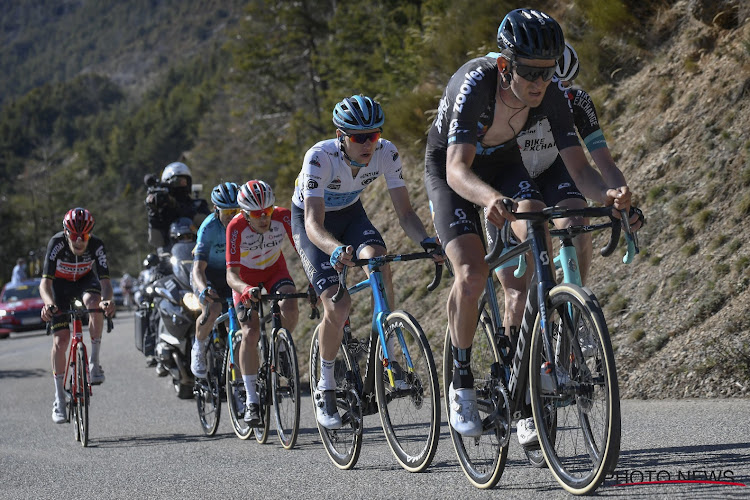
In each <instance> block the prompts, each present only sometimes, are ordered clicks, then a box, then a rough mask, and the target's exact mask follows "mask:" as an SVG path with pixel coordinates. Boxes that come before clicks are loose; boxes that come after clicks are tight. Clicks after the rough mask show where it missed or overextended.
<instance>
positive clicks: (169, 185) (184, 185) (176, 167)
mask: <svg viewBox="0 0 750 500" xmlns="http://www.w3.org/2000/svg"><path fill="white" fill-rule="evenodd" d="M143 180H144V183H145V184H146V186H147V187H148V191H149V193H148V195H147V196H146V201H145V204H146V207H147V212H148V242H149V244H151V245H152V246H154V247H156V248H157V249H159V251H161V250H168V248H165V247H166V246H167V245H168V243H169V238H168V232H169V227H170V224H172V223H173V222H174V221H176V220H177V219H179V218H180V217H187V218H188V219H190V220H191V221H192V223H193V224H194V225H195V227H198V226H200V225H201V223H202V222H203V220H204V219H205V218H206V217H207V216H208V215H209V214H210V211H209V209H208V203H206V200H204V199H200V198H192V197H191V190H192V186H193V176H192V174H191V173H190V169H189V168H188V167H187V165H185V164H184V163H181V162H173V163H170V164H169V165H167V166H166V167H164V171H163V172H162V173H161V182H159V181H157V180H156V177H155V176H154V175H152V174H148V175H146V177H145V178H144V179H143Z"/></svg>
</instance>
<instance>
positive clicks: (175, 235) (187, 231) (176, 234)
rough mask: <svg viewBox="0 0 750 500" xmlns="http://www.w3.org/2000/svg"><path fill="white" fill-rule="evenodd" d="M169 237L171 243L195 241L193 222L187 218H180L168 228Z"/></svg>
mask: <svg viewBox="0 0 750 500" xmlns="http://www.w3.org/2000/svg"><path fill="white" fill-rule="evenodd" d="M169 237H170V238H171V239H172V241H174V242H177V241H195V231H194V230H193V221H191V220H190V219H188V218H187V217H180V218H179V219H177V220H176V221H174V222H173V223H172V224H171V225H170V226H169Z"/></svg>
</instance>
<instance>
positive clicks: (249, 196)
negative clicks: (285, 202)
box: [237, 180, 276, 211]
mask: <svg viewBox="0 0 750 500" xmlns="http://www.w3.org/2000/svg"><path fill="white" fill-rule="evenodd" d="M275 201H276V197H275V196H274V195H273V189H271V186H269V185H268V183H266V182H264V181H259V180H252V181H247V182H246V183H245V184H243V185H242V187H241V188H240V194H238V195H237V203H239V205H240V208H241V209H242V210H248V211H250V210H263V209H264V208H268V207H272V206H273V204H274V202H275Z"/></svg>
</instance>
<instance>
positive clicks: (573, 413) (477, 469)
mask: <svg viewBox="0 0 750 500" xmlns="http://www.w3.org/2000/svg"><path fill="white" fill-rule="evenodd" d="M514 215H515V216H516V218H517V219H525V220H527V226H528V238H527V240H526V241H524V242H523V243H521V244H519V245H517V246H516V247H514V248H512V249H511V250H510V251H508V252H507V253H505V254H504V255H502V256H500V253H501V251H502V249H503V245H500V244H498V245H496V246H495V248H494V250H493V251H492V252H491V253H490V255H487V256H486V257H485V260H486V261H487V262H488V264H490V269H494V268H496V267H498V266H500V265H502V264H504V263H507V262H510V261H512V259H516V258H518V257H520V256H522V255H523V254H524V253H526V252H529V251H531V255H532V257H533V262H534V275H533V279H532V281H531V285H530V287H529V292H528V295H527V299H526V308H525V311H524V316H523V321H522V323H521V327H520V330H519V332H518V338H517V339H509V338H508V337H507V336H506V335H505V332H504V329H503V327H502V316H501V315H500V310H499V306H498V303H497V297H496V295H495V290H494V286H493V281H492V275H491V273H490V276H489V277H488V280H487V284H486V287H485V291H484V293H483V294H482V296H481V298H480V300H479V319H478V323H477V333H476V334H475V337H474V343H473V347H472V370H473V372H474V377H475V378H474V385H475V389H476V391H477V403H478V404H477V406H478V409H479V414H480V417H481V419H482V427H483V431H484V432H483V433H482V435H481V436H479V437H464V436H461V435H460V434H459V433H457V432H455V431H454V430H453V428H452V427H451V428H450V434H451V439H452V441H453V444H454V448H455V449H456V454H457V455H458V458H459V463H460V464H461V468H462V469H463V470H464V473H465V474H466V476H467V478H468V479H469V481H470V482H471V483H472V484H473V485H474V486H476V487H478V488H491V487H493V486H494V485H495V484H497V482H498V481H499V479H500V476H501V475H502V473H503V470H504V467H505V463H506V459H507V453H508V444H509V441H510V435H511V424H512V423H513V422H515V421H518V420H519V419H521V418H527V417H529V416H533V419H534V424H535V427H536V429H537V433H538V444H537V445H536V446H533V445H532V446H527V447H525V449H524V451H525V452H526V455H527V457H528V458H529V460H530V461H531V462H532V464H534V465H535V466H538V467H540V466H542V465H544V464H545V463H546V464H547V465H548V466H549V469H550V471H551V472H552V474H553V476H554V477H555V479H556V480H557V481H558V482H559V483H560V484H561V485H562V486H563V488H564V489H566V490H567V491H569V492H570V493H574V494H588V493H591V492H593V491H594V490H595V489H596V488H597V487H598V486H599V484H600V483H601V481H602V480H603V479H604V476H605V475H606V473H607V472H608V471H610V470H612V469H614V467H615V465H616V463H617V460H618V457H619V450H620V401H619V388H618V385H617V372H616V368H615V359H614V353H613V351H612V346H611V343H610V338H609V332H608V330H607V325H606V322H605V319H604V314H603V313H602V310H601V307H600V306H599V303H598V301H597V299H596V297H595V296H594V294H593V293H592V292H591V291H590V290H589V289H587V288H583V287H581V286H580V275H579V274H578V267H577V258H576V255H575V249H574V247H573V244H572V238H573V236H575V235H577V234H581V233H583V232H590V231H595V230H598V229H603V228H607V227H609V228H611V230H612V231H611V234H610V241H609V243H608V244H607V246H606V247H605V248H604V249H602V251H601V253H602V255H605V256H606V255H610V254H611V253H612V252H613V251H614V250H615V248H616V246H617V244H618V241H619V234H620V228H621V223H620V220H619V219H614V218H611V219H610V221H609V222H608V223H603V224H597V225H593V226H579V227H575V228H567V229H563V230H552V231H550V233H551V235H553V236H556V237H559V238H561V240H562V247H561V253H560V255H559V256H558V258H557V259H555V260H556V261H557V263H558V264H559V265H560V266H561V267H562V269H563V274H564V276H565V278H564V279H565V280H566V281H565V282H563V283H561V284H559V285H558V284H556V281H555V276H554V273H553V270H552V268H551V266H550V258H549V256H550V250H549V249H548V247H547V239H546V237H545V226H546V225H547V224H548V223H549V221H550V220H551V219H554V218H562V217H572V216H582V217H603V216H607V217H611V209H610V208H608V207H589V208H585V209H564V208H560V207H547V208H545V209H544V210H542V211H540V212H525V213H516V214H514ZM623 221H624V224H623V225H625V226H626V227H625V229H626V233H627V238H626V239H627V242H628V250H627V252H626V255H625V258H624V259H623V260H624V261H625V262H630V261H632V258H633V256H634V255H635V254H636V253H637V252H638V248H637V241H636V240H635V239H634V237H633V235H632V233H631V231H630V227H629V225H627V218H626V217H623ZM520 267H521V268H523V267H524V266H523V264H520ZM521 271H522V269H519V270H517V272H516V275H517V277H520V275H521ZM576 282H577V283H576ZM584 351H586V352H584ZM443 361H444V365H443V376H444V383H445V386H446V387H447V386H448V384H450V381H451V380H452V378H453V357H452V352H451V342H450V332H449V331H446V337H445V345H444V357H443ZM527 389H528V390H527ZM449 405H450V402H449V401H447V398H446V409H447V410H448V411H450V409H449ZM529 406H530V408H529ZM540 450H541V452H540Z"/></svg>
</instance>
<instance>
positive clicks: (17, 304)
mask: <svg viewBox="0 0 750 500" xmlns="http://www.w3.org/2000/svg"><path fill="white" fill-rule="evenodd" d="M41 281H42V280H41V278H32V279H29V280H25V281H22V282H21V283H8V284H6V285H5V286H4V287H3V291H2V292H0V338H5V337H8V336H9V335H10V333H11V332H21V331H26V330H35V329H38V328H45V327H46V324H45V323H44V321H42V318H41V316H40V313H41V310H42V307H43V306H44V301H42V297H41V296H40V295H39V283H41Z"/></svg>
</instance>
